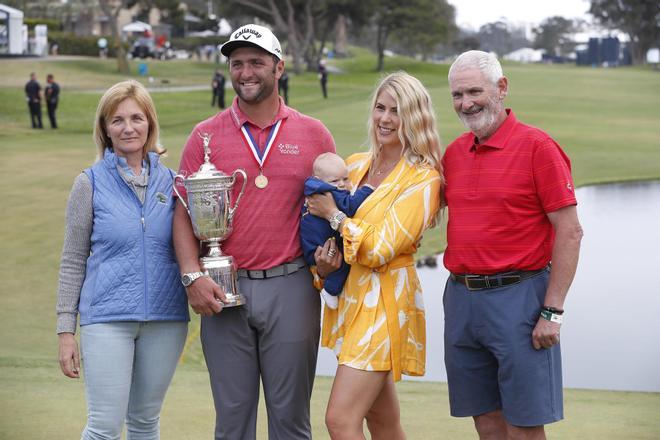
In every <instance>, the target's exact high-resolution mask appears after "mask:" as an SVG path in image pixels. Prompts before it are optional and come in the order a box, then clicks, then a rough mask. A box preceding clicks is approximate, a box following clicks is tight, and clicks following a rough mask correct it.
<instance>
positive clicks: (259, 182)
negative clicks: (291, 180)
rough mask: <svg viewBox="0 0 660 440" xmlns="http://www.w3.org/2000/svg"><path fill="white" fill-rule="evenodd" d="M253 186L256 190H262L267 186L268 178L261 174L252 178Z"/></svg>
mask: <svg viewBox="0 0 660 440" xmlns="http://www.w3.org/2000/svg"><path fill="white" fill-rule="evenodd" d="M254 184H255V186H256V187H257V188H259V189H264V188H265V187H267V186H268V177H266V176H264V175H263V174H259V175H258V176H257V177H255V178H254Z"/></svg>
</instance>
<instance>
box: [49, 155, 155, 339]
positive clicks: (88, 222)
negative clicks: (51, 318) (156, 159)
mask: <svg viewBox="0 0 660 440" xmlns="http://www.w3.org/2000/svg"><path fill="white" fill-rule="evenodd" d="M117 168H118V169H119V174H120V175H121V177H122V178H123V179H124V181H125V182H126V183H127V184H128V186H129V187H130V188H131V189H132V190H133V192H134V193H135V195H137V197H138V199H140V202H142V203H144V198H145V195H146V191H147V183H148V181H149V174H148V170H149V167H148V165H146V163H145V164H143V168H142V174H141V175H140V176H134V175H133V173H132V172H131V171H130V169H129V168H128V167H127V166H126V165H125V163H118V165H117ZM92 193H93V190H92V182H90V181H89V177H87V175H86V174H85V173H81V174H80V175H78V177H76V179H75V180H74V182H73V187H72V188H71V193H70V194H69V201H68V203H67V206H66V224H65V230H64V246H63V248H62V258H61V260H60V281H59V288H58V291H57V306H56V310H57V333H58V334H59V333H75V332H76V322H77V318H78V303H79V302H80V291H81V289H82V285H83V282H84V281H85V271H86V269H87V258H88V257H89V253H90V250H91V236H92V226H93V224H94V207H93V201H92V196H93V194H92Z"/></svg>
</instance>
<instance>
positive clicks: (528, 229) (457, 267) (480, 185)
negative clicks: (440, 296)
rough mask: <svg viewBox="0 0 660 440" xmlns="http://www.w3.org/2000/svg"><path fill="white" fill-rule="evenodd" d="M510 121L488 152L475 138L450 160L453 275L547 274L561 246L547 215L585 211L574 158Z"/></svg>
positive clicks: (452, 148)
mask: <svg viewBox="0 0 660 440" xmlns="http://www.w3.org/2000/svg"><path fill="white" fill-rule="evenodd" d="M507 113H508V116H507V118H506V119H505V121H504V122H503V123H502V125H501V126H500V127H499V128H498V129H497V131H496V132H495V133H494V134H493V135H492V136H491V137H490V139H488V140H487V141H486V142H485V143H484V144H476V143H475V142H476V139H475V136H474V135H473V134H472V133H470V132H468V133H465V134H463V135H461V136H460V137H458V138H457V139H456V140H455V141H454V142H452V143H451V144H450V145H449V147H447V151H446V152H445V155H444V157H443V160H442V161H443V166H444V174H445V179H446V186H445V197H446V202H447V206H448V209H449V224H448V226H447V250H446V251H445V256H444V263H445V267H447V269H448V270H449V271H450V272H453V273H458V274H462V273H470V274H483V275H488V274H493V273H498V272H505V271H510V270H535V269H540V268H542V267H544V266H545V265H546V264H548V262H550V258H551V255H552V245H553V242H554V229H553V227H552V224H551V223H550V221H549V219H548V217H547V215H546V214H547V213H548V212H552V211H556V210H558V209H560V208H563V207H566V206H570V205H576V204H577V201H576V199H575V193H574V187H573V180H572V178H571V169H570V160H569V159H568V156H566V154H565V153H564V152H563V151H562V149H561V148H560V147H559V145H558V144H557V143H556V142H555V141H554V140H552V138H551V137H550V136H549V135H548V134H546V133H545V132H543V131H542V130H539V129H538V128H535V127H531V126H529V125H525V124H523V123H521V122H519V121H518V120H517V119H516V117H515V115H514V114H513V112H512V111H511V110H508V109H507Z"/></svg>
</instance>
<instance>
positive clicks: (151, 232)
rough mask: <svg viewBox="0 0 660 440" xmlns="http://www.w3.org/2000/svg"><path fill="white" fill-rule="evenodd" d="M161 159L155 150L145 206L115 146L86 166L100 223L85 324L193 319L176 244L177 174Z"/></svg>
mask: <svg viewBox="0 0 660 440" xmlns="http://www.w3.org/2000/svg"><path fill="white" fill-rule="evenodd" d="M158 159H159V157H158V155H157V154H156V153H149V184H148V186H147V193H146V197H145V201H144V205H143V204H142V203H140V200H139V199H138V197H137V196H136V195H135V193H134V192H133V191H132V190H131V188H130V187H129V186H128V184H127V183H126V182H125V181H124V179H122V177H121V175H120V174H119V170H118V169H117V166H118V165H117V158H116V156H115V154H114V153H113V152H111V151H110V150H106V153H105V157H104V158H103V160H101V161H99V162H97V163H96V164H94V166H92V167H91V168H88V169H86V170H85V171H84V172H85V174H86V175H87V176H88V177H89V180H90V182H92V188H93V206H94V225H93V228H92V236H91V255H90V256H89V258H88V259H87V270H86V274H85V281H84V283H83V287H82V291H81V293H80V304H79V308H78V311H79V313H80V325H87V324H96V323H100V322H111V321H187V320H188V319H189V315H188V302H187V298H186V292H185V290H184V288H183V286H182V285H181V282H180V281H179V266H178V264H177V262H176V259H175V255H174V249H173V246H172V216H173V214H174V206H175V205H174V204H175V203H176V201H175V199H174V198H173V197H172V178H173V175H174V174H173V173H172V171H171V170H169V169H168V168H166V167H165V166H164V165H162V164H160V163H159V160H158Z"/></svg>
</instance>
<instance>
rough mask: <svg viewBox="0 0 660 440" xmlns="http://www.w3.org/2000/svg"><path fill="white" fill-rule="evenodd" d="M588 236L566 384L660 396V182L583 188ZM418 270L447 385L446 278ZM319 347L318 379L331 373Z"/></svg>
mask: <svg viewBox="0 0 660 440" xmlns="http://www.w3.org/2000/svg"><path fill="white" fill-rule="evenodd" d="M576 193H577V197H578V202H579V205H578V213H579V216H580V222H581V223H582V226H583V228H584V231H585V235H584V238H583V240H582V248H581V252H580V264H579V267H578V273H577V275H576V278H575V281H574V282H573V286H572V287H571V291H570V292H569V296H568V299H567V301H566V304H565V308H566V315H565V316H566V317H565V321H564V324H563V325H562V354H563V368H564V386H565V387H568V388H592V389H610V390H629V391H656V392H657V391H660V182H646V183H627V184H613V185H598V186H590V187H585V188H579V189H578V190H577V191H576ZM441 258H442V257H440V260H439V262H438V263H439V264H438V267H437V268H434V269H428V268H424V269H418V271H419V277H420V280H421V282H422V286H423V288H424V300H425V303H426V313H427V362H426V368H427V373H426V376H424V377H423V378H420V379H421V380H430V381H443V382H444V381H446V380H447V376H446V372H445V366H444V359H443V356H444V344H443V340H442V338H443V322H444V315H443V311H442V293H443V288H444V284H445V281H446V280H447V276H448V273H447V271H446V270H445V268H444V266H443V265H442V259H441ZM335 368H336V361H335V358H334V355H333V354H332V353H331V352H330V350H328V349H325V348H324V349H321V352H320V353H319V365H318V368H317V373H318V374H321V375H333V374H334V372H335Z"/></svg>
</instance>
